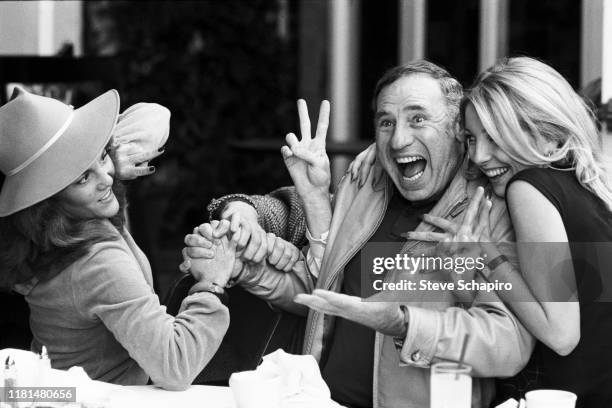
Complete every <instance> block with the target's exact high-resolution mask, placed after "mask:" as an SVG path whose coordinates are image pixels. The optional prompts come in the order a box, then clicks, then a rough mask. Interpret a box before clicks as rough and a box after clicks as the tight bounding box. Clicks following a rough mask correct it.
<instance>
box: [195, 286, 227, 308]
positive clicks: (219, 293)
mask: <svg viewBox="0 0 612 408" xmlns="http://www.w3.org/2000/svg"><path fill="white" fill-rule="evenodd" d="M197 292H208V293H212V294H213V295H215V296H216V297H218V298H219V300H220V301H221V303H223V304H224V305H225V306H227V305H228V304H229V296H228V294H227V292H226V291H225V290H224V289H223V288H222V287H221V286H219V285H217V284H216V283H214V282H208V281H205V280H201V281H199V282H197V283H196V284H195V285H193V286H192V287H191V289H189V294H190V295H193V294H194V293H197Z"/></svg>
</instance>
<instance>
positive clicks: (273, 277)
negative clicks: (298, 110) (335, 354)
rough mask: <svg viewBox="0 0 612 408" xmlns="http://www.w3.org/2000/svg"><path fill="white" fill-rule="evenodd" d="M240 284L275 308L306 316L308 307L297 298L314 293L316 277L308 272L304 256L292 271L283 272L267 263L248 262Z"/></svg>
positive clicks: (240, 275)
mask: <svg viewBox="0 0 612 408" xmlns="http://www.w3.org/2000/svg"><path fill="white" fill-rule="evenodd" d="M236 282H237V284H239V285H240V286H242V287H243V288H244V289H245V290H247V291H248V292H250V293H252V294H254V295H256V296H258V297H260V298H262V299H264V300H266V301H268V302H270V303H271V304H273V305H274V306H278V307H279V308H281V309H283V310H286V311H288V312H291V313H296V314H300V315H303V316H305V315H307V314H308V308H306V307H304V306H303V305H300V304H298V303H295V302H294V298H295V296H296V295H298V294H300V293H311V292H312V291H313V290H314V287H315V284H316V278H315V277H314V276H313V275H312V274H311V273H310V271H309V270H308V267H307V265H306V261H305V259H304V256H303V255H301V256H300V259H299V260H298V261H297V262H296V263H295V265H294V266H293V268H292V269H291V271H289V272H283V271H279V270H277V269H275V268H274V267H273V266H271V265H270V264H269V263H268V262H266V261H263V262H260V263H258V264H254V263H245V264H244V266H243V268H242V270H241V271H240V273H239V274H238V276H237V277H236Z"/></svg>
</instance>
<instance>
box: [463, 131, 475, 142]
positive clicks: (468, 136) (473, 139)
mask: <svg viewBox="0 0 612 408" xmlns="http://www.w3.org/2000/svg"><path fill="white" fill-rule="evenodd" d="M465 141H466V143H467V144H469V145H471V144H474V143H476V138H475V137H474V136H472V135H471V134H469V133H466V134H465Z"/></svg>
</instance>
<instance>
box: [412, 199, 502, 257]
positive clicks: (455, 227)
mask: <svg viewBox="0 0 612 408" xmlns="http://www.w3.org/2000/svg"><path fill="white" fill-rule="evenodd" d="M483 198H484V189H483V188H482V187H478V188H477V189H476V193H475V194H474V196H473V197H472V199H471V200H470V202H469V204H468V207H467V209H466V210H465V212H464V214H463V219H462V221H461V223H457V222H453V221H450V220H447V219H445V218H442V217H436V216H433V215H429V214H425V215H424V216H423V221H425V222H427V223H429V224H431V225H433V226H435V227H438V228H439V229H441V230H443V231H444V232H432V231H411V232H408V233H406V237H407V238H408V239H412V240H418V241H433V242H441V243H444V244H445V245H446V246H447V247H448V248H451V247H453V248H455V249H456V250H459V249H461V248H460V246H459V244H470V243H489V242H491V237H490V234H491V228H490V225H489V214H490V212H491V207H492V203H491V200H489V199H484V200H483ZM469 246H473V245H469Z"/></svg>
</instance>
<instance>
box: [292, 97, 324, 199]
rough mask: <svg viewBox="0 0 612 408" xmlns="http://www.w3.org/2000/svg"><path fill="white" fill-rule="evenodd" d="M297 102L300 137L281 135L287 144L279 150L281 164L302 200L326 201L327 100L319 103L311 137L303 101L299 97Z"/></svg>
mask: <svg viewBox="0 0 612 408" xmlns="http://www.w3.org/2000/svg"><path fill="white" fill-rule="evenodd" d="M297 105H298V114H299V117H300V132H301V134H302V140H298V138H297V137H296V136H295V134H293V133H289V134H288V135H287V137H286V138H285V141H286V142H287V146H283V147H282V149H281V154H282V155H283V159H284V160H285V166H287V170H289V174H290V175H291V179H292V180H293V183H294V185H295V188H296V189H297V192H298V194H299V195H300V197H301V198H302V199H303V200H306V199H309V198H315V199H320V198H324V199H325V200H329V185H330V183H331V171H330V168H329V158H328V157H327V153H326V152H325V139H326V137H327V128H328V125H329V110H330V108H329V102H328V101H323V102H321V109H320V111H319V120H318V123H317V130H316V133H315V137H314V138H313V137H312V136H311V130H310V118H309V117H308V108H307V107H306V102H305V101H304V100H303V99H300V100H298V102H297Z"/></svg>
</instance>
